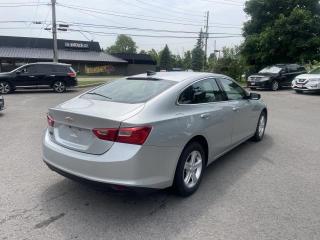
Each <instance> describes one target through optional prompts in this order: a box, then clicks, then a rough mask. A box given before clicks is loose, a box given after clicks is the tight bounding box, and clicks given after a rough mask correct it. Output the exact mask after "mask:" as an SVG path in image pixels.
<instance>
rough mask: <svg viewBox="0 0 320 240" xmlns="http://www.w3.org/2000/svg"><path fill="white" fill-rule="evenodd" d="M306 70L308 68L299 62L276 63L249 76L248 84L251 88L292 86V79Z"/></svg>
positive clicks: (274, 88)
mask: <svg viewBox="0 0 320 240" xmlns="http://www.w3.org/2000/svg"><path fill="white" fill-rule="evenodd" d="M306 72H307V71H306V69H305V68H304V67H303V66H300V65H298V64H276V65H273V66H269V67H266V68H264V69H262V70H261V71H260V72H259V73H257V74H253V75H251V76H249V77H248V80H247V86H248V87H249V88H250V89H256V88H267V89H271V90H273V91H277V90H278V89H279V88H281V87H291V82H292V80H293V79H294V78H295V77H296V76H298V75H300V74H303V73H306Z"/></svg>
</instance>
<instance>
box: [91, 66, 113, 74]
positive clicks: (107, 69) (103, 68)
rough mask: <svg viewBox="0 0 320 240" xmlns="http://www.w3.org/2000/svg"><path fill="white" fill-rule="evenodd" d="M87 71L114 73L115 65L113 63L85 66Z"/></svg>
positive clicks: (92, 72)
mask: <svg viewBox="0 0 320 240" xmlns="http://www.w3.org/2000/svg"><path fill="white" fill-rule="evenodd" d="M85 72H86V73H87V74H96V73H108V74H109V73H112V72H114V67H113V66H111V65H104V66H87V65H86V66H85Z"/></svg>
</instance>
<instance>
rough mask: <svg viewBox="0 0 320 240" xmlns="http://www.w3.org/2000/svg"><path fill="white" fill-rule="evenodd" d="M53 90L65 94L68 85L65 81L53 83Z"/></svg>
mask: <svg viewBox="0 0 320 240" xmlns="http://www.w3.org/2000/svg"><path fill="white" fill-rule="evenodd" d="M52 88H53V90H54V91H55V92H57V93H63V92H65V91H66V89H67V88H66V84H65V83H64V82H63V81H56V82H54V83H53V85H52Z"/></svg>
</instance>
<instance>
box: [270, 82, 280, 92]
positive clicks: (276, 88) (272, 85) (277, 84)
mask: <svg viewBox="0 0 320 240" xmlns="http://www.w3.org/2000/svg"><path fill="white" fill-rule="evenodd" d="M279 88H280V86H279V82H278V81H273V82H272V84H271V89H272V91H278V90H279Z"/></svg>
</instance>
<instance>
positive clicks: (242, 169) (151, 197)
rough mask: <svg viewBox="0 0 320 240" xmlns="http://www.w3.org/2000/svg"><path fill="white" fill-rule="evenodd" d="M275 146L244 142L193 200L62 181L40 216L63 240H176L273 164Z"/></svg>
mask: <svg viewBox="0 0 320 240" xmlns="http://www.w3.org/2000/svg"><path fill="white" fill-rule="evenodd" d="M273 144H274V143H273V139H272V137H271V136H269V135H266V136H265V138H264V140H263V141H262V142H259V143H253V142H251V141H248V142H245V143H243V144H242V145H240V146H239V147H237V148H235V149H234V150H233V151H231V152H229V153H228V154H226V155H225V156H223V157H221V158H220V159H218V160H216V161H215V162H214V163H212V164H211V165H210V166H209V167H208V168H207V169H206V172H205V175H204V178H203V181H202V184H201V186H200V188H199V189H198V191H197V192H196V193H195V194H194V195H192V196H190V197H189V198H180V197H177V196H175V195H174V194H172V193H171V192H170V191H168V190H161V191H155V192H153V193H150V194H143V195H141V194H132V193H128V192H109V191H101V190H96V189H94V188H90V187H88V186H86V185H82V184H80V183H77V182H73V181H71V180H67V179H63V178H61V179H62V180H61V181H59V182H57V183H55V184H53V185H51V186H48V188H47V190H46V191H44V192H43V194H42V201H41V202H42V204H41V206H39V207H41V210H42V213H41V215H44V216H46V218H47V219H51V218H52V217H55V216H56V217H57V216H60V217H59V218H60V219H59V221H57V222H59V224H57V225H56V226H55V228H57V229H58V231H59V233H60V234H61V236H64V237H63V238H64V239H68V238H70V237H75V236H70V235H72V234H71V232H76V233H77V234H78V235H79V236H77V237H79V239H87V238H88V237H91V238H92V239H93V238H96V239H97V238H99V237H103V236H110V239H112V234H117V235H115V236H116V238H117V239H127V238H128V235H125V234H128V233H129V232H131V233H132V234H135V233H136V234H138V235H136V237H137V236H140V237H141V232H140V235H139V231H144V232H145V233H148V234H150V231H152V232H154V233H158V234H161V236H165V237H166V238H173V239H174V236H175V235H176V234H179V233H180V232H182V231H185V230H186V229H188V226H189V225H190V227H192V226H191V225H192V223H193V222H194V221H196V220H197V219H199V218H201V216H203V215H205V214H206V213H207V210H208V209H212V206H213V205H215V204H216V203H217V201H219V200H220V199H221V198H222V197H223V196H224V195H225V194H228V189H229V188H230V187H231V186H233V185H234V184H236V183H237V181H238V180H239V179H240V178H242V176H243V175H245V174H246V173H247V172H248V171H250V169H251V168H253V166H255V165H256V164H257V162H259V161H268V162H269V163H270V162H271V164H273V163H272V160H269V159H267V158H265V157H263V155H264V153H265V152H267V151H268V150H269V149H270V148H271V147H272V145H273ZM229 191H230V190H229ZM69 223H70V224H69ZM160 223H161V224H160ZM37 226H42V223H41V222H40V223H37ZM75 228H76V229H75ZM151 229H152V230H151ZM91 231H92V232H91ZM90 232H91V233H90ZM131 233H130V234H131ZM92 234H94V236H93V235H92ZM105 234H106V235H105ZM108 234H110V235H108ZM132 236H133V235H132ZM148 236H151V235H148ZM155 236H157V235H155ZM158 236H159V235H158Z"/></svg>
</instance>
